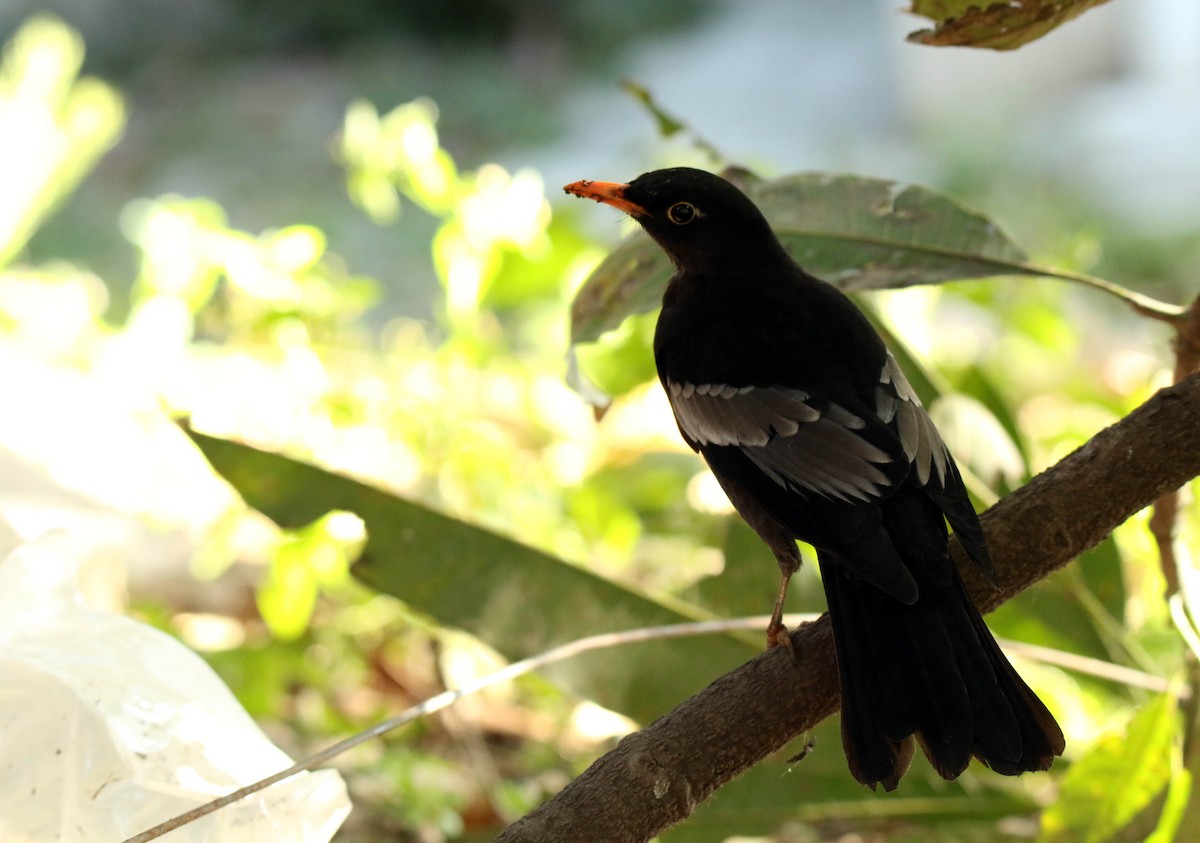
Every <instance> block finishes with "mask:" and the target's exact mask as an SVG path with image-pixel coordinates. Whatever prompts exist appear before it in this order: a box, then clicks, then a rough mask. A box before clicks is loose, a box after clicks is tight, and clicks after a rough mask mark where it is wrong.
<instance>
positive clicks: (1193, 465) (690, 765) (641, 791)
mask: <svg viewBox="0 0 1200 843" xmlns="http://www.w3.org/2000/svg"><path fill="white" fill-rule="evenodd" d="M1197 475H1200V374H1195V375H1192V376H1191V377H1189V378H1187V379H1186V380H1183V381H1181V382H1180V383H1178V384H1176V385H1175V386H1173V387H1170V388H1167V389H1164V390H1161V391H1160V392H1158V393H1156V394H1155V395H1154V396H1153V397H1151V398H1150V400H1149V401H1147V402H1146V403H1145V404H1143V405H1142V406H1141V407H1139V408H1138V409H1137V410H1135V411H1134V412H1133V413H1131V414H1130V415H1129V416H1128V417H1126V418H1125V419H1123V420H1121V421H1120V422H1118V423H1116V424H1114V425H1113V426H1111V427H1109V428H1106V429H1105V430H1103V431H1101V432H1100V433H1098V434H1096V436H1095V437H1093V438H1092V439H1091V440H1089V441H1088V442H1087V443H1086V444H1085V445H1084V446H1083V447H1081V448H1080V449H1079V450H1077V451H1075V452H1074V453H1073V454H1071V455H1070V456H1068V457H1067V458H1065V459H1064V460H1062V461H1061V462H1060V463H1058V464H1057V465H1055V466H1053V467H1052V468H1050V469H1048V470H1047V471H1045V472H1043V473H1042V474H1040V475H1038V476H1037V477H1035V478H1033V480H1031V481H1030V482H1029V483H1028V484H1027V485H1025V486H1024V487H1022V488H1021V489H1019V490H1018V491H1016V492H1014V493H1013V494H1011V495H1009V496H1008V497H1006V498H1004V499H1003V500H1002V501H1000V502H999V503H997V504H996V505H995V506H993V507H992V508H991V509H989V510H988V511H987V512H986V513H984V515H983V518H982V520H983V525H984V529H985V530H986V532H987V536H988V543H989V546H990V548H991V552H992V558H993V560H994V562H995V564H996V568H997V569H998V571H999V572H1000V578H1001V583H1000V587H999V588H998V589H996V588H992V587H991V586H989V585H988V584H987V583H985V582H984V581H983V580H982V579H981V578H979V577H977V576H973V575H972V573H971V572H970V571H969V570H966V569H965V568H964V574H965V579H966V580H967V586H968V589H969V590H970V592H971V595H972V597H973V598H974V599H975V600H976V602H977V603H978V604H979V606H980V607H981V608H982V609H984V610H985V611H986V610H990V609H993V608H995V607H996V606H998V605H1000V604H1001V603H1003V602H1004V601H1005V600H1007V599H1009V598H1010V597H1012V596H1013V595H1015V594H1017V593H1019V592H1021V591H1023V590H1024V589H1026V588H1028V587H1029V586H1030V585H1032V584H1033V583H1035V582H1037V581H1038V580H1040V579H1042V578H1044V577H1045V576H1047V575H1048V574H1050V573H1051V572H1053V571H1055V570H1057V569H1058V568H1061V567H1062V566H1064V565H1066V564H1067V563H1068V562H1070V561H1071V560H1072V559H1074V558H1075V557H1076V556H1078V555H1079V554H1080V553H1082V552H1083V551H1085V550H1087V549H1088V548H1090V547H1092V546H1094V545H1095V544H1097V543H1098V542H1100V541H1101V540H1102V539H1103V538H1104V537H1105V536H1107V535H1108V534H1109V533H1110V532H1112V530H1113V529H1114V528H1115V527H1117V526H1118V525H1120V524H1121V523H1122V522H1123V521H1125V520H1126V519H1127V518H1129V516H1131V515H1133V514H1134V513H1135V512H1137V511H1139V510H1141V509H1143V508H1144V507H1146V506H1149V505H1150V504H1151V503H1153V502H1154V501H1155V500H1157V499H1158V498H1160V497H1162V496H1163V495H1164V494H1166V493H1168V492H1170V491H1172V490H1174V489H1177V488H1178V487H1180V486H1182V485H1183V484H1184V483H1186V482H1188V481H1189V480H1190V479H1192V478H1193V477H1196V476H1197ZM959 561H960V563H961V558H960V560H959ZM960 567H961V566H960ZM792 643H793V646H794V649H795V662H794V663H793V660H792V659H791V658H789V657H788V655H787V653H786V652H784V651H783V650H782V649H778V648H777V649H774V650H771V651H768V652H764V653H763V654H762V655H760V656H758V657H757V658H755V659H752V660H751V661H749V662H747V663H746V664H744V665H742V666H741V667H739V668H737V669H736V670H733V671H731V672H730V673H728V674H726V675H724V676H722V677H720V678H719V679H717V680H716V681H715V682H713V683H712V684H711V685H709V686H708V687H707V688H705V689H704V690H703V691H701V692H700V693H699V694H697V695H696V696H694V697H692V698H690V699H688V700H686V701H684V702H683V703H681V704H680V705H679V706H678V707H677V708H675V709H674V710H673V711H671V712H670V713H669V714H667V715H665V716H663V717H661V718H660V719H658V720H656V721H655V722H653V723H651V724H650V725H649V726H647V727H646V728H645V729H643V730H641V731H640V732H637V733H636V734H633V735H630V736H628V737H627V738H625V739H624V740H622V741H621V743H620V744H619V745H618V746H617V747H616V748H615V749H613V750H612V751H611V752H609V753H608V754H607V755H605V756H604V757H602V758H600V759H599V760H597V761H596V762H595V763H594V764H592V766H591V767H589V768H588V769H587V770H586V771H585V772H584V773H583V774H582V775H581V776H579V778H577V779H576V780H575V781H573V782H571V784H569V785H568V786H567V787H566V788H564V789H563V790H562V791H561V792H560V793H559V794H558V795H556V796H555V797H554V798H553V799H551V800H549V801H548V802H546V803H545V804H544V805H542V806H541V807H539V808H537V809H536V810H534V811H533V812H531V813H530V814H529V815H527V816H526V817H524V818H523V819H521V820H519V821H518V822H516V823H514V824H513V825H511V826H510V827H509V828H508V829H506V830H505V831H504V832H503V833H502V834H501V835H500V837H499V838H498V840H500V841H504V843H517V841H538V843H545V841H560V840H562V841H566V840H570V841H575V843H589V841H597V843H599V841H605V843H624V841H629V842H630V843H635V841H646V840H649V839H650V838H651V837H653V836H654V835H655V834H657V833H658V832H660V831H662V830H663V829H665V828H668V827H669V826H671V825H674V824H676V823H678V822H680V821H682V820H684V819H686V818H687V817H688V816H689V815H690V814H691V813H692V811H694V810H695V809H696V807H697V806H698V805H699V804H700V803H701V802H703V801H704V800H705V799H707V798H708V797H709V796H710V795H712V793H713V792H714V791H715V790H716V789H717V788H719V787H720V786H721V785H723V784H725V783H726V782H728V781H729V780H731V779H733V778H734V777H735V776H737V775H739V774H740V773H742V772H743V771H744V770H746V769H747V768H749V767H751V766H752V765H754V764H756V763H757V762H759V761H760V760H762V759H763V758H765V757H766V756H767V755H769V754H770V753H772V752H774V751H776V750H778V749H779V748H780V747H781V746H783V745H784V744H785V743H787V742H788V741H790V740H791V739H793V738H794V737H796V736H797V735H799V734H801V733H802V732H804V731H805V730H807V729H810V728H812V727H813V726H815V725H816V724H817V723H819V722H820V721H821V720H824V719H825V718H826V717H828V716H829V715H831V714H833V713H834V712H835V711H837V709H838V704H839V699H838V697H839V693H838V681H837V667H836V664H835V662H834V657H833V639H832V636H831V634H830V629H829V623H828V618H827V617H822V618H821V619H820V620H818V621H816V622H814V623H811V624H808V625H807V626H804V627H802V628H800V629H798V630H796V631H795V632H793V633H792ZM847 775H849V774H848V773H847ZM799 798H800V797H799V794H798V795H797V799H799Z"/></svg>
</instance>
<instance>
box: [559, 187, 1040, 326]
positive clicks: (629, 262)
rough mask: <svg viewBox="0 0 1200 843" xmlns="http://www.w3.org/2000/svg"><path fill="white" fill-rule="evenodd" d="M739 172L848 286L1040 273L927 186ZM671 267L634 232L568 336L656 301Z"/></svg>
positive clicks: (762, 204)
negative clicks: (753, 176) (758, 177)
mask: <svg viewBox="0 0 1200 843" xmlns="http://www.w3.org/2000/svg"><path fill="white" fill-rule="evenodd" d="M741 181H743V184H742V186H743V188H744V189H745V190H746V192H747V194H748V195H749V196H750V198H751V199H753V200H754V201H755V203H756V204H757V205H758V206H759V208H761V209H762V211H763V213H764V214H765V215H766V217H767V219H768V220H769V221H770V222H771V226H772V227H773V228H774V229H775V233H776V234H777V235H778V236H779V239H780V240H781V241H782V242H783V244H784V246H785V247H786V248H787V250H788V251H789V252H790V253H791V255H792V257H794V258H795V259H796V260H797V261H798V262H799V263H800V264H801V265H802V266H804V267H805V268H806V269H807V270H808V271H810V272H812V273H814V274H816V275H818V276H820V277H822V278H824V279H825V280H827V281H829V282H831V283H834V284H837V285H838V286H839V287H841V288H842V289H843V290H846V291H853V290H871V289H887V288H899V287H909V286H913V285H916V284H935V283H939V282H942V281H949V280H953V279H961V278H981V277H988V276H995V275H1021V274H1037V272H1036V271H1035V270H1034V269H1032V268H1030V267H1028V266H1027V265H1026V264H1025V254H1024V252H1022V251H1021V249H1020V248H1018V247H1017V245H1016V244H1014V243H1013V242H1012V241H1011V240H1010V239H1009V238H1008V237H1007V235H1005V234H1004V232H1003V231H1001V230H1000V228H999V227H998V226H997V225H996V224H995V223H994V222H992V221H991V220H990V219H988V218H987V217H985V216H983V215H982V214H978V213H976V212H974V211H971V210H968V209H967V208H964V207H963V206H962V205H960V204H958V203H957V202H955V201H954V200H953V199H951V198H950V197H948V196H946V195H944V194H941V193H938V192H937V191H934V190H930V189H929V188H925V187H918V186H910V187H902V186H899V185H897V184H896V183H895V182H891V181H887V180H884V179H874V178H867V177H864V176H855V175H828V174H822V173H802V174H799V175H793V176H786V177H784V178H781V179H777V180H774V181H754V180H750V181H745V180H744V177H743V178H742V179H741ZM671 272H672V268H671V264H670V261H669V260H668V259H667V257H666V255H665V254H663V252H662V250H661V249H660V248H659V247H658V246H657V245H655V244H654V243H653V241H651V240H650V238H649V237H648V236H646V235H645V234H644V233H642V232H640V231H638V232H635V233H634V234H633V235H631V236H630V237H629V238H627V239H626V240H625V241H623V242H622V243H621V244H620V245H619V246H617V248H616V249H614V250H613V251H612V252H611V253H610V254H609V255H608V257H607V258H605V260H604V261H603V262H602V263H601V264H600V265H599V266H598V267H597V268H596V270H595V271H594V272H593V273H592V275H591V277H589V279H588V281H587V282H586V283H585V284H584V286H583V288H582V289H580V291H579V293H578V295H577V296H576V298H575V302H574V305H573V308H572V313H571V337H572V340H573V341H574V342H577V343H578V342H590V341H593V340H595V339H596V338H597V337H599V336H600V335H601V334H603V333H605V332H606V331H609V330H612V329H613V328H615V327H616V326H618V325H619V324H620V323H621V322H622V321H623V320H624V319H625V318H626V317H627V316H631V315H633V314H636V313H644V312H646V311H649V310H653V309H654V308H656V307H658V305H659V302H660V300H661V298H662V292H663V289H664V287H665V286H666V282H667V279H668V278H670V276H671Z"/></svg>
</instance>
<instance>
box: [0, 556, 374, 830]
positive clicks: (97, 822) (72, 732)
mask: <svg viewBox="0 0 1200 843" xmlns="http://www.w3.org/2000/svg"><path fill="white" fill-rule="evenodd" d="M81 555H82V554H79V553H76V552H73V550H72V548H71V545H70V544H69V543H68V542H67V541H66V540H65V539H63V538H61V537H55V536H47V537H44V538H41V539H38V540H37V541H35V542H31V543H29V544H26V545H23V546H21V547H19V548H17V549H16V550H14V551H12V552H11V553H9V554H8V555H7V556H6V557H4V558H2V559H0V840H3V841H5V843H18V842H19V843H35V842H36V843H42V841H61V843H91V841H96V843H117V841H121V840H125V839H127V838H129V837H132V836H134V835H135V834H138V833H139V832H141V831H144V830H146V829H147V828H150V827H152V826H154V825H157V824H158V823H160V822H163V821H165V820H167V819H170V818H171V817H173V816H176V815H177V814H180V813H183V812H184V811H186V810H188V809H190V808H193V807H195V806H197V805H200V804H202V803H204V802H208V801H210V800H212V799H214V798H216V797H218V796H222V795H224V794H226V793H228V792H230V791H232V790H236V789H237V788H239V787H243V786H245V785H247V784H250V783H252V782H254V781H257V780H258V779H261V778H265V777H266V776H268V775H270V774H272V773H275V772H277V771H279V770H282V769H284V768H286V767H289V766H291V763H292V761H291V760H290V759H289V758H288V757H287V755H285V754H284V753H283V752H282V751H281V750H279V749H278V748H277V747H275V746H274V745H273V744H271V742H270V741H268V740H267V738H266V736H265V735H264V734H263V733H262V731H261V730H260V729H259V728H258V726H257V725H256V724H255V723H254V721H253V720H251V718H250V716H249V715H248V714H246V712H245V710H243V709H242V707H241V706H240V705H239V704H238V702H237V701H236V700H235V699H234V697H233V694H232V693H230V691H229V689H228V688H226V687H225V685H223V684H222V683H221V681H220V680H219V679H218V678H217V676H216V675H215V674H214V673H213V672H212V670H211V669H210V668H209V667H208V665H207V664H205V663H204V661H203V660H202V659H201V658H200V657H199V656H197V655H196V654H195V653H193V652H192V651H190V650H189V649H187V648H186V647H184V646H183V645H182V644H180V643H179V642H178V641H176V640H175V639H173V638H171V637H170V636H168V635H165V634H164V633H162V632H159V631H158V630H155V629H153V628H151V627H148V626H146V625H144V624H141V623H138V622H137V621H134V620H132V619H130V618H127V617H124V616H122V615H117V614H112V613H110V612H103V611H97V610H95V609H92V608H89V607H88V606H87V605H85V604H84V601H83V600H82V599H81V597H80V594H79V590H78V586H77V581H78V576H79V563H78V561H77V559H78V558H79V557H80V556H81ZM349 811H350V803H349V799H348V798H347V796H346V789H345V784H344V782H343V781H342V779H341V776H339V775H338V773H337V772H335V771H333V770H321V771H318V772H315V773H301V774H299V775H297V776H295V777H293V778H290V779H288V780H287V781H285V782H282V783H280V784H277V785H275V786H274V787H271V788H268V789H267V790H265V791H262V792H260V793H258V794H256V795H254V796H252V797H250V798H248V799H245V800H243V801H241V802H238V803H235V804H233V805H230V806H228V807H225V808H222V809H221V810H220V811H217V812H216V813H214V814H210V815H209V816H207V817H205V818H203V819H201V820H199V821H197V822H195V823H192V824H190V825H187V826H184V827H182V828H180V829H178V830H176V831H173V832H171V833H170V834H168V835H166V836H165V837H163V838H162V839H163V840H164V841H169V843H184V841H188V842H189V843H200V841H206V843H217V841H220V843H240V841H246V843H251V841H253V842H254V843H259V841H263V840H287V841H313V843H320V842H321V841H328V840H329V838H330V837H332V836H333V834H334V832H335V831H337V829H338V827H339V826H340V825H341V824H342V821H343V820H344V819H345V818H346V815H347V814H348V813H349Z"/></svg>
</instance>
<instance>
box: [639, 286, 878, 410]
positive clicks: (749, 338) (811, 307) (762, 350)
mask: <svg viewBox="0 0 1200 843" xmlns="http://www.w3.org/2000/svg"><path fill="white" fill-rule="evenodd" d="M771 276H772V277H767V278H763V277H761V276H745V277H742V278H729V277H726V278H710V277H687V276H683V275H679V276H676V277H675V278H674V279H672V282H671V284H670V286H669V288H668V290H667V293H666V295H665V296H664V298H663V309H662V313H661V314H660V316H659V320H658V326H657V329H656V331H655V337H654V355H655V361H656V363H657V365H658V371H659V375H660V376H661V377H662V378H663V379H664V380H665V379H670V380H674V381H677V382H684V383H722V384H731V385H734V386H787V387H793V388H797V389H803V390H805V391H808V392H809V393H812V394H818V395H822V396H825V397H828V398H831V399H836V398H838V397H841V396H845V395H853V396H855V397H857V398H859V399H860V400H862V401H864V402H869V401H873V396H874V390H875V388H876V386H877V385H878V382H879V372H880V369H881V368H882V366H883V362H884V358H885V354H886V351H885V349H884V345H883V342H882V341H881V340H880V339H879V336H878V334H876V333H875V330H874V329H873V328H872V327H871V325H870V323H869V322H868V321H867V319H866V317H864V316H863V314H862V312H861V311H859V310H858V308H857V307H856V306H855V305H854V304H853V302H851V301H850V300H849V299H848V298H846V297H845V296H844V295H843V294H842V293H840V292H839V291H838V290H836V289H834V288H833V287H832V286H830V285H828V284H826V283H825V282H823V281H819V280H817V279H815V278H812V277H811V276H808V275H806V274H804V273H803V272H802V271H801V270H799V269H798V268H796V267H794V266H792V267H785V268H776V269H775V271H774V272H773V273H772V274H771Z"/></svg>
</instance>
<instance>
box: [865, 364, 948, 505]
mask: <svg viewBox="0 0 1200 843" xmlns="http://www.w3.org/2000/svg"><path fill="white" fill-rule="evenodd" d="M875 415H876V416H878V417H879V420H880V421H881V422H883V423H884V424H886V425H888V426H889V427H891V428H892V430H894V431H895V432H896V435H897V436H898V437H899V438H900V447H902V448H903V449H904V455H905V456H906V457H908V461H909V463H910V464H911V465H912V467H913V471H914V472H915V473H916V480H917V483H918V484H919V485H921V486H929V485H930V480H931V479H932V480H933V481H934V485H935V487H937V488H945V485H946V472H947V467H948V466H949V465H952V464H953V460H952V459H951V457H950V452H949V451H947V450H946V445H945V443H944V442H942V437H941V435H940V434H938V432H937V428H936V427H934V426H933V420H932V419H930V418H929V414H928V413H926V412H925V409H924V408H923V407H922V406H921V399H920V398H918V397H917V393H916V392H914V391H913V388H912V386H911V385H910V384H909V382H908V378H906V377H905V376H904V370H903V369H901V368H900V364H899V363H897V362H896V358H895V357H893V356H892V353H891V352H890V351H889V352H887V356H886V357H885V358H884V361H883V369H882V370H881V371H880V374H879V384H878V386H876V387H875Z"/></svg>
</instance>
